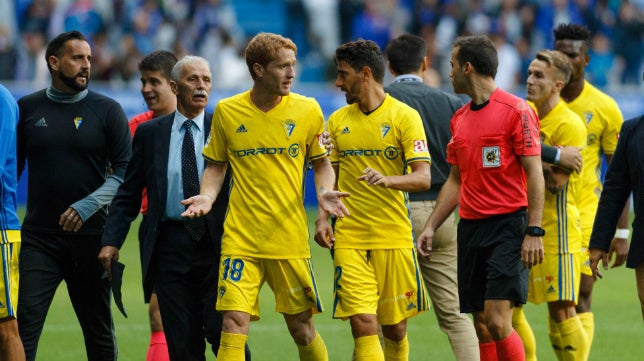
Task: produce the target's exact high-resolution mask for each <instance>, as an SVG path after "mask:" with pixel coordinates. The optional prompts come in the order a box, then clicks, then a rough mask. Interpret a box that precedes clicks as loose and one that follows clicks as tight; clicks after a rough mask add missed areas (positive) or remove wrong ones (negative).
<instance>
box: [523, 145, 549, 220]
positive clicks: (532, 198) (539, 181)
mask: <svg viewBox="0 0 644 361" xmlns="http://www.w3.org/2000/svg"><path fill="white" fill-rule="evenodd" d="M521 162H522V164H523V168H524V169H525V172H526V177H527V183H528V226H538V227H541V220H542V216H543V202H544V197H545V182H544V179H543V171H542V168H541V159H540V157H537V156H530V157H522V159H521Z"/></svg>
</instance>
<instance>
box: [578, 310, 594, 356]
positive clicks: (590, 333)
mask: <svg viewBox="0 0 644 361" xmlns="http://www.w3.org/2000/svg"><path fill="white" fill-rule="evenodd" d="M577 316H579V319H580V320H581V324H582V325H583V326H584V331H586V337H587V338H588V351H587V353H588V355H590V348H591V347H593V338H594V337H595V316H594V315H593V313H592V312H583V313H578V314H577ZM586 358H588V357H586Z"/></svg>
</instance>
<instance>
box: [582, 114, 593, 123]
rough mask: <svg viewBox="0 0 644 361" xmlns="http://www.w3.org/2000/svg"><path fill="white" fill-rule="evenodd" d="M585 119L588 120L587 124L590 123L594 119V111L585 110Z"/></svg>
mask: <svg viewBox="0 0 644 361" xmlns="http://www.w3.org/2000/svg"><path fill="white" fill-rule="evenodd" d="M584 119H585V120H586V124H589V123H590V121H591V120H592V119H593V113H591V112H585V113H584Z"/></svg>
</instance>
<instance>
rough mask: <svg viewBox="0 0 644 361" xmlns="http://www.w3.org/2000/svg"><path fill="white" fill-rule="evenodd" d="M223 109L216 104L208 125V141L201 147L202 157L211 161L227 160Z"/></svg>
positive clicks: (221, 161) (224, 161) (223, 161)
mask: <svg viewBox="0 0 644 361" xmlns="http://www.w3.org/2000/svg"><path fill="white" fill-rule="evenodd" d="M222 113H224V112H223V110H222V107H221V106H220V104H217V107H216V108H215V113H214V114H213V116H212V124H211V126H210V135H208V141H207V142H206V145H205V147H204V149H203V157H204V158H206V159H208V160H209V161H211V162H215V163H226V162H228V153H227V150H226V148H227V147H226V136H225V134H224V130H223V126H222V122H223V114H222Z"/></svg>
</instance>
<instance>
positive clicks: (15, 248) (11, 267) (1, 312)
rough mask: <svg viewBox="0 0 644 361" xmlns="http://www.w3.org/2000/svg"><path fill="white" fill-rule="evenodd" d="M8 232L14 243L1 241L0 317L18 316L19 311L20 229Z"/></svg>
mask: <svg viewBox="0 0 644 361" xmlns="http://www.w3.org/2000/svg"><path fill="white" fill-rule="evenodd" d="M3 232H7V235H8V236H9V237H8V239H9V240H10V241H11V239H17V240H18V241H16V242H14V243H0V254H1V256H0V258H1V259H2V280H0V319H2V318H7V317H13V318H15V317H16V312H17V311H18V307H17V305H18V280H19V278H20V277H19V273H18V256H19V255H20V231H3Z"/></svg>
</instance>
